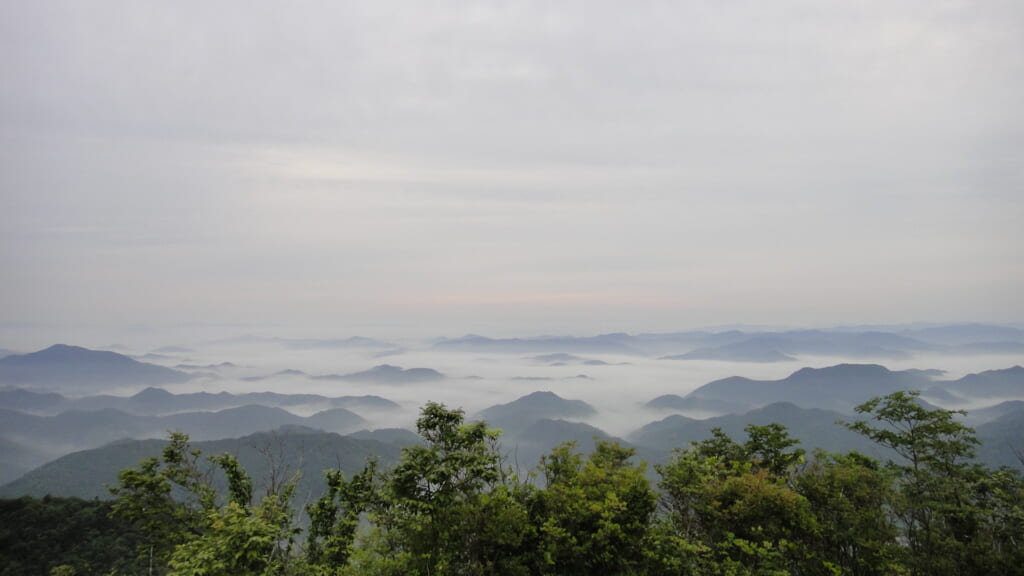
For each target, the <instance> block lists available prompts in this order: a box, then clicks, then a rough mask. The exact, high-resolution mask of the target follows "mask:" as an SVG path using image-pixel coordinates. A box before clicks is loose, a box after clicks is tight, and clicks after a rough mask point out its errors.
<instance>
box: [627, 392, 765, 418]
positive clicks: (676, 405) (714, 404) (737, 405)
mask: <svg viewBox="0 0 1024 576" xmlns="http://www.w3.org/2000/svg"><path fill="white" fill-rule="evenodd" d="M644 406H645V407H647V408H650V409H652V410H661V411H666V412H667V411H675V412H695V413H708V412H710V413H713V414H730V413H736V412H743V411H744V410H745V406H746V404H745V403H743V402H734V401H730V400H720V399H718V398H695V397H692V396H688V397H686V398H684V397H682V396H679V395H678V394H665V395H662V396H658V397H657V398H655V399H653V400H651V401H650V402H648V403H646V404H644Z"/></svg>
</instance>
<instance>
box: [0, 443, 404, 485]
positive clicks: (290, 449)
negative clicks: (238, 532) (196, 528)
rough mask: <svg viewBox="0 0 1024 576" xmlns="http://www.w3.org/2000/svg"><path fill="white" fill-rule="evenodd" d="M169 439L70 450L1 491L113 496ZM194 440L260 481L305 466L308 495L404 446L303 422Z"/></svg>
mask: <svg viewBox="0 0 1024 576" xmlns="http://www.w3.org/2000/svg"><path fill="white" fill-rule="evenodd" d="M166 444H167V441H166V440H127V441H123V442H117V443H115V444H110V445H108V446H104V447H102V448H97V449H94V450H85V451H82V452H75V453H73V454H68V455H67V456H64V457H62V458H58V459H57V460H54V461H53V462H50V463H48V464H46V465H44V466H42V467H40V468H37V469H35V470H33V471H31V472H29V473H28V474H26V475H25V476H22V477H21V478H19V479H18V480H16V481H14V482H11V483H9V484H7V485H5V486H3V487H0V496H2V497H6V498H14V497H19V496H37V497H42V496H45V495H47V494H53V495H59V496H74V497H78V498H109V497H110V495H109V493H108V491H107V487H108V486H113V485H114V484H116V483H117V473H118V472H119V471H120V470H122V469H124V468H129V467H132V466H135V465H136V464H137V463H138V462H139V461H141V460H143V459H145V458H150V457H153V456H157V455H159V454H160V451H161V450H162V449H163V447H164V446H165V445H166ZM193 446H194V447H195V448H197V449H200V450H202V451H203V453H204V454H209V455H213V454H221V453H224V452H227V453H230V454H236V455H237V456H238V459H239V461H240V462H241V463H242V465H243V466H245V467H246V469H248V470H249V471H250V473H251V474H252V476H253V479H254V481H255V482H256V483H257V485H259V484H260V483H263V482H266V481H267V479H268V478H270V475H271V471H272V468H274V467H275V466H276V468H277V473H278V474H291V473H293V472H296V471H299V472H301V474H302V480H301V481H300V484H299V491H298V494H300V495H302V496H307V495H309V494H318V493H319V490H322V489H323V479H322V472H323V470H326V469H329V468H339V467H340V468H341V469H343V470H358V469H361V468H362V466H363V464H364V463H365V461H366V459H367V458H369V457H376V458H378V459H380V461H381V462H382V463H383V464H388V463H391V462H395V461H397V459H398V453H399V451H400V447H399V446H396V445H394V444H388V443H384V442H379V441H376V440H368V439H365V440H364V439H354V438H349V437H346V436H340V435H338V434H329V433H324V432H320V431H316V430H308V429H302V428H298V427H294V428H289V429H288V430H287V431H282V432H276V433H275V432H261V433H258V434H253V435H250V436H246V437H244V438H235V439H229V440H212V441H206V442H194V443H193Z"/></svg>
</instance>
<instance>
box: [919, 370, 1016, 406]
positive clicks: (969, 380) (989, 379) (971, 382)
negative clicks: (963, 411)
mask: <svg viewBox="0 0 1024 576" xmlns="http://www.w3.org/2000/svg"><path fill="white" fill-rule="evenodd" d="M937 385H938V386H939V387H942V388H945V389H946V390H948V391H950V392H953V393H954V394H956V395H957V396H961V397H965V398H1024V367H1021V366H1013V367H1012V368H1006V369H1003V370H986V371H985V372H980V373H977V374H968V375H967V376H964V377H963V378H960V379H959V380H954V381H952V382H939V383H937Z"/></svg>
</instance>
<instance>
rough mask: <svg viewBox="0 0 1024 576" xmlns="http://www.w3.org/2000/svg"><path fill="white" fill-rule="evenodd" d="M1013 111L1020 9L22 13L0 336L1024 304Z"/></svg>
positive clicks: (3, 65) (6, 137)
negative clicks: (30, 331)
mask: <svg viewBox="0 0 1024 576" xmlns="http://www.w3.org/2000/svg"><path fill="white" fill-rule="evenodd" d="M1022 101H1024V4H1022V3H1021V2H1018V1H1016V0H991V1H985V2H978V1H976V0H963V1H959V0H952V1H936V0H910V1H907V2H888V1H857V2H853V1H838V2H820V1H818V0H802V1H801V0H780V1H779V2H770V3H767V2H755V1H744V0H734V1H729V2H717V1H714V2H713V1H692V0H682V1H673V2H653V1H652V2H647V1H638V2H628V3H622V2H600V1H594V2H571V1H566V2H551V1H549V0H544V1H537V2H528V1H523V2H508V1H493V2H470V1H443V0H439V1H423V2H419V1H417V2H413V1H396V2H388V1H366V2H345V1H315V0H305V1H296V2H287V3H285V2H268V1H262V0H259V1H253V0H244V1H243V0H222V1H218V2H199V1H189V0H183V1H177V2H157V1H138V0H123V1H108V0H99V1H96V2H80V1H77V0H69V1H66V2H61V1H53V0H37V1H33V2H3V3H0V275H2V281H0V324H2V325H4V326H6V327H8V328H9V329H15V328H17V327H22V326H40V325H44V326H51V327H57V328H60V327H74V326H110V327H116V326H149V327H160V326H222V327H227V328H228V329H230V330H235V331H238V332H240V333H242V332H246V333H268V334H269V333H273V334H279V335H289V334H291V335H298V334H302V335H308V336H316V335H322V336H349V335H355V334H359V335H366V336H393V335H396V334H415V335H423V336H433V335H437V336H440V335H447V336H457V335H461V334H464V333H468V332H477V333H485V334H489V335H494V336H510V335H528V334H542V333H562V334H565V333H574V334H590V333H600V332H611V331H628V332H642V331H672V330H683V329H690V328H694V327H700V326H716V325H725V324H735V323H744V324H770V325H795V326H824V325H837V324H872V323H900V322H915V321H928V322H954V321H981V322H1001V323H1009V322H1021V321H1024V298H1022V297H1021V295H1020V289H1021V287H1022V286H1024V266H1022V263H1024V241H1022V233H1021V232H1020V229H1021V227H1022V225H1021V222H1022V221H1024V114H1022V113H1021V109H1020V102H1022ZM11 327H15V328H11Z"/></svg>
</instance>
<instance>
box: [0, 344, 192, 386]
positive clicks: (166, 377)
mask: <svg viewBox="0 0 1024 576" xmlns="http://www.w3.org/2000/svg"><path fill="white" fill-rule="evenodd" d="M191 378H192V376H191V375H189V374H187V373H185V372H181V371H178V370H173V369H171V368H166V367H164V366H157V365H155V364H149V363H146V362H139V361H137V360H134V359H132V358H129V357H128V356H125V355H123V354H118V353H116V352H107V351H100V350H89V349H86V348H81V347H79V346H67V345H64V344H56V345H53V346H50V347H49V348H46V349H45V350H40V351H38V352H32V353H30V354H13V355H10V356H5V357H3V358H0V385H10V386H27V387H34V388H49V389H67V390H72V391H76V392H79V393H81V392H89V391H94V390H97V389H103V388H107V389H109V388H115V387H122V386H163V385H167V384H178V383H181V382H187V381H188V380H190V379H191Z"/></svg>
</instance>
